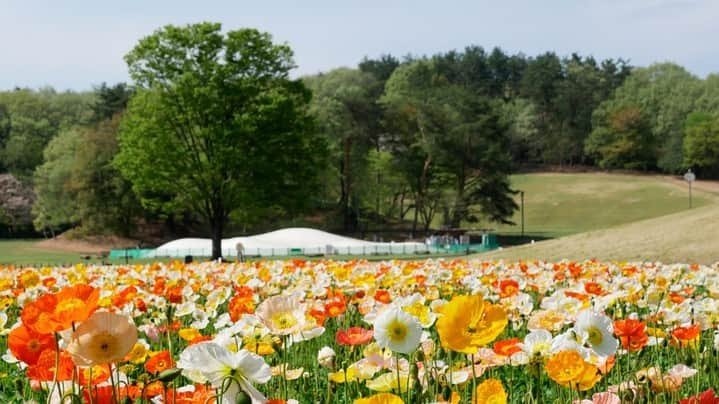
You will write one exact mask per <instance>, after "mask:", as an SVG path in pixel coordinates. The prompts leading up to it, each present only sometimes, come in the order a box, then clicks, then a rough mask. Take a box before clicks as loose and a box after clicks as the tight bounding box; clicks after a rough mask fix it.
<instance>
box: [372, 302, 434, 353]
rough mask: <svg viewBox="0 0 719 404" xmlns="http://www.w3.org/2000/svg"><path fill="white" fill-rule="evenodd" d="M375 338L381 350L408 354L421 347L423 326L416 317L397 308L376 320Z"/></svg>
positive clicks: (386, 311)
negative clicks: (387, 349) (385, 349)
mask: <svg viewBox="0 0 719 404" xmlns="http://www.w3.org/2000/svg"><path fill="white" fill-rule="evenodd" d="M374 338H375V340H377V345H379V346H380V347H381V348H385V347H387V348H389V349H391V350H392V351H394V352H399V353H404V354H408V353H411V352H413V351H414V350H415V349H417V346H418V345H419V342H420V339H421V338H422V325H421V324H420V323H419V321H417V319H416V318H415V317H414V316H412V315H410V314H408V313H405V312H404V311H403V310H402V309H400V308H398V307H396V306H395V307H392V308H390V309H389V310H385V311H384V312H383V313H381V314H380V315H379V316H377V318H376V319H375V321H374Z"/></svg>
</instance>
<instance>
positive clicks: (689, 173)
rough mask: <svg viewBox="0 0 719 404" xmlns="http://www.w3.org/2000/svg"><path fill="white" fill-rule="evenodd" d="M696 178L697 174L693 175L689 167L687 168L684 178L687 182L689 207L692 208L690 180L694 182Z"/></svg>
mask: <svg viewBox="0 0 719 404" xmlns="http://www.w3.org/2000/svg"><path fill="white" fill-rule="evenodd" d="M696 179H697V176H696V175H694V173H693V172H692V170H691V168H690V169H689V170H687V172H686V174H684V180H685V181H686V182H687V184H689V209H691V208H692V182H694V181H695V180H696Z"/></svg>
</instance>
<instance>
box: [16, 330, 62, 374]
mask: <svg viewBox="0 0 719 404" xmlns="http://www.w3.org/2000/svg"><path fill="white" fill-rule="evenodd" d="M7 343H8V348H10V352H12V354H13V355H15V357H16V358H18V359H20V360H21V361H23V362H25V363H26V364H28V365H34V364H36V363H37V360H38V358H40V354H41V353H42V351H44V350H46V349H54V348H55V337H54V336H53V335H52V334H38V333H36V332H35V331H33V330H31V329H30V328H28V327H25V326H24V325H21V326H19V327H17V328H14V329H13V330H12V331H10V335H8V342H7Z"/></svg>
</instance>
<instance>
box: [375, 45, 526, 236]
mask: <svg viewBox="0 0 719 404" xmlns="http://www.w3.org/2000/svg"><path fill="white" fill-rule="evenodd" d="M475 56H476V53H475V52H474V51H473V50H468V51H467V53H466V54H457V53H450V54H447V55H444V56H439V57H436V58H434V59H432V60H425V59H422V60H417V61H414V62H412V63H410V64H407V65H404V66H400V67H399V68H398V69H397V70H395V72H394V74H393V75H392V77H391V78H390V79H389V80H388V82H387V87H386V93H385V96H384V97H383V99H382V102H383V103H384V104H385V105H386V107H387V109H388V116H389V117H391V120H392V123H391V124H392V125H393V127H392V130H391V132H392V133H393V134H394V135H395V138H394V140H393V147H394V150H395V154H396V156H397V159H398V164H397V166H398V169H399V170H400V172H402V174H403V175H404V176H405V180H406V181H407V182H408V183H409V184H410V189H411V190H412V192H413V197H414V204H415V220H414V221H415V223H416V221H417V215H418V214H419V215H421V216H422V219H423V222H424V223H425V230H426V229H427V228H428V227H429V224H430V223H431V222H432V218H433V216H434V214H436V213H437V212H438V211H440V210H441V211H442V213H443V217H444V219H443V222H444V224H445V225H447V226H450V227H459V225H460V223H461V221H463V220H469V221H476V220H477V217H476V215H475V213H476V212H472V209H471V208H472V207H475V206H478V207H479V208H480V214H481V215H482V216H484V217H488V218H490V219H491V220H493V221H500V222H502V221H504V220H506V218H507V217H508V216H510V215H511V214H512V212H513V210H514V209H516V204H515V203H514V201H513V200H512V199H511V198H510V197H509V195H511V190H510V188H509V183H508V181H507V174H508V173H509V171H510V169H511V160H510V155H509V153H508V150H509V139H508V137H507V135H506V132H507V127H506V125H505V122H504V120H503V119H502V116H501V113H500V108H499V104H497V103H496V102H492V101H491V100H490V99H489V98H488V97H486V96H482V95H480V94H477V93H476V92H475V91H474V90H475V89H476V88H481V86H482V83H481V82H477V81H475V80H472V77H474V79H478V78H479V77H478V76H472V75H471V74H470V73H471V71H472V68H473V67H476V66H475V65H473V63H472V59H473V58H474V57H475ZM465 58H467V59H465ZM453 80H454V81H453Z"/></svg>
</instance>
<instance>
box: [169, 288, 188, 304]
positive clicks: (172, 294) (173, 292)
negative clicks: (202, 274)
mask: <svg viewBox="0 0 719 404" xmlns="http://www.w3.org/2000/svg"><path fill="white" fill-rule="evenodd" d="M184 288H185V286H184V285H177V286H173V287H171V288H168V289H167V290H166V291H165V298H166V299H167V301H168V302H170V303H177V304H180V303H182V296H183V293H182V290H183V289H184Z"/></svg>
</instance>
